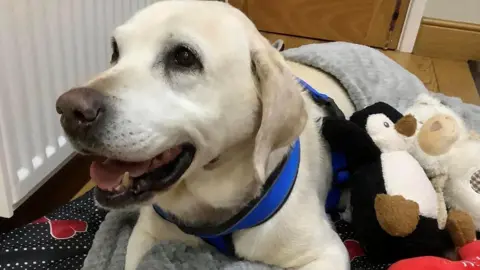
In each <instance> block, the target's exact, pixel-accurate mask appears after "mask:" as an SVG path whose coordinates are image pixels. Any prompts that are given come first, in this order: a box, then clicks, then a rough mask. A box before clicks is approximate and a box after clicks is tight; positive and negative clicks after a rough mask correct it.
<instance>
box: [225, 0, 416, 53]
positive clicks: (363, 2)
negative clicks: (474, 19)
mask: <svg viewBox="0 0 480 270" xmlns="http://www.w3.org/2000/svg"><path fill="white" fill-rule="evenodd" d="M229 2H230V3H231V4H232V5H234V6H236V7H238V8H240V9H241V10H242V11H244V12H245V13H246V14H247V15H248V16H249V17H250V19H251V20H252V21H253V22H254V23H255V25H256V26H257V27H258V29H259V30H261V31H265V32H270V33H277V34H285V35H293V36H300V37H307V38H313V39H322V40H332V41H349V42H354V43H359V44H365V45H370V46H375V47H382V48H396V46H397V44H398V40H399V38H400V34H401V30H402V27H403V22H404V20H405V16H406V13H407V9H408V5H409V4H410V0H277V1H275V0H230V1H229Z"/></svg>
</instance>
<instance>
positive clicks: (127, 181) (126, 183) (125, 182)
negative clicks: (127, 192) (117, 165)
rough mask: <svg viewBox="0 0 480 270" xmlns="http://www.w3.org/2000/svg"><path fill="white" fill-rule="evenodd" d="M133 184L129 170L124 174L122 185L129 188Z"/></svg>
mask: <svg viewBox="0 0 480 270" xmlns="http://www.w3.org/2000/svg"><path fill="white" fill-rule="evenodd" d="M130 184H131V181H130V173H129V172H125V173H124V174H123V178H122V184H121V185H122V186H124V187H126V188H128V187H129V186H130Z"/></svg>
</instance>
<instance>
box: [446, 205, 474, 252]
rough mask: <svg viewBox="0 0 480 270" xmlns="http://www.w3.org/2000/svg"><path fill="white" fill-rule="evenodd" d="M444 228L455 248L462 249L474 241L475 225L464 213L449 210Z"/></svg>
mask: <svg viewBox="0 0 480 270" xmlns="http://www.w3.org/2000/svg"><path fill="white" fill-rule="evenodd" d="M446 228H447V230H448V232H449V233H450V237H452V241H453V243H454V244H455V246H456V247H463V246H464V245H466V244H468V243H471V242H473V241H475V240H476V235H475V234H476V232H475V224H474V223H473V219H472V217H471V216H470V215H469V214H467V213H465V212H462V211H459V210H450V212H449V213H448V218H447V226H446Z"/></svg>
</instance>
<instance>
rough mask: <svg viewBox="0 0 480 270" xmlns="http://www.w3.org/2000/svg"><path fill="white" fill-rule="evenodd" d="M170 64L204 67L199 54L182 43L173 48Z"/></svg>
mask: <svg viewBox="0 0 480 270" xmlns="http://www.w3.org/2000/svg"><path fill="white" fill-rule="evenodd" d="M169 58H170V61H169V62H170V64H171V65H172V67H177V68H188V69H192V68H198V69H201V68H202V64H201V63H200V60H199V59H198V57H197V54H196V53H195V52H193V51H192V50H191V49H189V48H187V47H186V46H183V45H180V46H177V47H176V48H174V49H173V50H172V52H171V53H170V56H169Z"/></svg>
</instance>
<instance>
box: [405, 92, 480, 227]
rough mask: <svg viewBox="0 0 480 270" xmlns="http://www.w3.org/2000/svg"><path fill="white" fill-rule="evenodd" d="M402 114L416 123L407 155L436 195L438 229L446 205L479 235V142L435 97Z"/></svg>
mask: <svg viewBox="0 0 480 270" xmlns="http://www.w3.org/2000/svg"><path fill="white" fill-rule="evenodd" d="M405 114H412V115H413V116H414V117H415V118H416V119H417V120H418V126H417V132H416V134H415V136H414V137H412V138H413V139H412V140H411V143H410V149H409V152H410V154H412V155H413V156H414V157H415V158H416V159H417V160H418V161H419V163H420V164H421V165H422V167H423V168H424V170H425V171H426V173H427V175H428V176H429V178H430V180H431V181H432V184H433V185H434V187H435V189H436V191H437V197H438V201H439V205H440V206H443V207H440V208H439V209H438V218H439V226H440V227H441V228H442V227H444V226H445V222H446V217H447V210H446V207H445V203H442V202H443V200H444V199H445V202H446V205H447V206H448V207H451V208H453V209H457V210H462V211H465V212H467V213H468V214H470V216H471V217H472V218H473V220H474V223H475V226H476V229H477V231H480V140H479V139H478V137H477V136H478V134H476V133H474V132H472V131H470V130H468V128H467V127H466V126H465V123H464V121H463V119H462V118H461V117H460V116H458V115H457V114H456V113H455V112H454V111H453V110H452V109H450V108H448V107H447V106H445V105H443V104H442V103H441V102H440V101H439V100H437V99H435V98H434V97H432V96H430V95H427V94H422V95H420V96H419V97H418V98H417V100H416V102H415V104H414V105H413V106H412V107H411V108H409V109H408V110H407V111H406V112H405Z"/></svg>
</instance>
